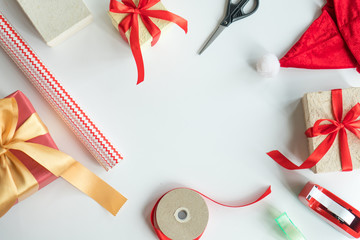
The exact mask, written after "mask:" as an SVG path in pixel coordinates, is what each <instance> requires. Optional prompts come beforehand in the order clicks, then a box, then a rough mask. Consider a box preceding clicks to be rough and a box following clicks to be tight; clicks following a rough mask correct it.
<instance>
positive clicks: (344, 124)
mask: <svg viewBox="0 0 360 240" xmlns="http://www.w3.org/2000/svg"><path fill="white" fill-rule="evenodd" d="M331 98H332V99H331V101H332V112H333V116H334V120H332V119H319V120H317V121H316V122H315V124H314V126H313V127H311V128H309V129H308V130H306V132H305V134H306V136H307V137H317V136H320V135H327V137H326V138H325V139H324V141H322V142H321V144H320V145H319V146H318V147H317V148H316V149H315V151H314V152H313V153H312V154H311V155H310V156H309V157H308V159H306V160H305V162H303V163H302V164H301V165H300V166H296V165H295V164H294V163H292V162H291V161H290V160H289V159H287V158H286V157H285V156H284V155H283V154H281V153H280V152H279V151H271V152H269V153H267V154H268V155H269V156H270V157H271V158H272V159H274V160H275V161H276V162H277V163H278V164H280V165H281V166H282V167H284V168H286V169H289V170H297V169H308V168H312V167H314V166H315V165H316V164H317V163H318V162H319V161H320V160H321V158H322V157H323V156H324V155H325V154H326V153H327V152H328V151H329V149H330V148H331V146H332V145H333V143H334V141H335V139H336V136H337V135H338V134H339V146H340V157H341V165H342V171H352V170H353V166H352V161H351V155H350V149H349V143H348V139H347V133H346V129H347V130H348V131H350V132H352V133H353V134H355V136H356V137H357V138H359V139H360V131H359V130H358V128H360V121H359V120H357V119H358V118H359V116H360V104H359V103H357V104H356V105H355V106H354V107H353V108H352V109H351V110H350V111H349V112H348V113H347V114H346V115H345V117H344V119H343V120H342V121H341V119H342V116H343V102H342V90H341V89H336V90H332V91H331ZM325 121H327V122H330V124H323V125H320V124H321V123H322V122H325Z"/></svg>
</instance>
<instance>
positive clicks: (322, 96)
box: [268, 88, 360, 173]
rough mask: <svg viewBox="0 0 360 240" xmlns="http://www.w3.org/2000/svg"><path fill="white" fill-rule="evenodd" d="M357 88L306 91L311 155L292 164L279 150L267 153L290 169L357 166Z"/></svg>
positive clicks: (359, 135)
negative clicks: (298, 163)
mask: <svg viewBox="0 0 360 240" xmlns="http://www.w3.org/2000/svg"><path fill="white" fill-rule="evenodd" d="M359 102H360V88H349V89H344V90H342V89H335V90H332V91H324V92H314V93H307V94H305V96H304V97H303V106H304V113H305V124H306V127H307V130H306V132H305V134H306V136H307V137H308V140H309V141H308V142H309V152H310V156H309V157H308V158H307V159H306V160H305V161H304V162H303V163H302V164H301V165H300V166H297V165H295V164H293V163H292V162H291V161H290V160H289V159H287V158H286V157H285V156H284V155H283V154H281V153H280V152H279V151H271V152H269V153H268V155H269V156H270V157H271V158H272V159H274V160H275V161H276V162H277V163H278V164H280V165H281V166H282V167H284V168H286V169H289V170H298V169H308V168H311V169H312V170H313V171H314V173H323V172H336V171H352V170H353V169H355V168H360V131H359V129H360V120H359V117H360V104H359Z"/></svg>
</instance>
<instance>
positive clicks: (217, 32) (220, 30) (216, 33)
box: [199, 25, 226, 55]
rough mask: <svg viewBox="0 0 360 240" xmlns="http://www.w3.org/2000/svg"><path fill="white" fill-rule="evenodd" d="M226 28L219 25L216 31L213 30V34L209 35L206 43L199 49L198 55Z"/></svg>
mask: <svg viewBox="0 0 360 240" xmlns="http://www.w3.org/2000/svg"><path fill="white" fill-rule="evenodd" d="M225 28H226V27H225V26H222V25H219V26H218V27H217V29H216V30H215V32H213V34H211V36H210V38H209V40H207V42H206V43H205V44H204V46H203V47H202V48H201V50H200V52H199V55H201V54H202V53H203V52H204V51H205V49H207V48H208V47H209V46H210V45H211V44H212V43H213V41H214V40H215V39H216V38H217V37H218V36H219V35H220V33H221V32H222V31H224V29H225Z"/></svg>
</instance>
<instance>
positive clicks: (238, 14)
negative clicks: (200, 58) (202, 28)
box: [199, 0, 259, 55]
mask: <svg viewBox="0 0 360 240" xmlns="http://www.w3.org/2000/svg"><path fill="white" fill-rule="evenodd" d="M227 1H228V3H227V8H226V9H227V10H226V15H225V17H224V19H223V20H222V21H221V23H220V24H219V26H218V27H217V28H216V30H215V32H214V33H213V34H212V35H211V36H210V38H209V40H207V42H206V43H205V44H204V46H203V47H202V49H201V50H200V52H199V55H201V54H202V53H203V52H204V51H205V49H206V48H207V47H209V46H210V44H211V43H213V42H214V40H215V39H216V38H217V37H218V36H219V35H220V33H221V32H222V31H223V30H224V29H225V28H226V27H228V26H230V24H232V23H233V22H235V21H238V20H240V19H243V18H246V17H248V16H250V15H252V14H253V13H255V12H256V10H258V8H259V0H254V4H256V5H255V6H254V8H253V10H252V11H250V12H248V13H245V12H244V8H245V6H246V5H247V4H248V3H249V1H250V0H240V1H239V2H238V3H232V2H231V0H227Z"/></svg>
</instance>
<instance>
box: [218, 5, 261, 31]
mask: <svg viewBox="0 0 360 240" xmlns="http://www.w3.org/2000/svg"><path fill="white" fill-rule="evenodd" d="M249 1H250V0H240V2H238V3H236V4H233V3H231V0H228V5H227V10H226V16H225V18H224V20H223V21H222V22H221V23H220V25H222V26H225V27H228V26H229V25H230V24H231V23H233V22H235V21H238V20H240V19H243V18H246V17H248V16H250V15H252V14H253V13H255V12H256V11H257V10H258V8H259V5H260V0H254V1H255V4H256V5H255V7H254V9H253V10H252V11H251V12H249V13H244V8H245V6H246V4H247V3H248V2H249Z"/></svg>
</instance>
